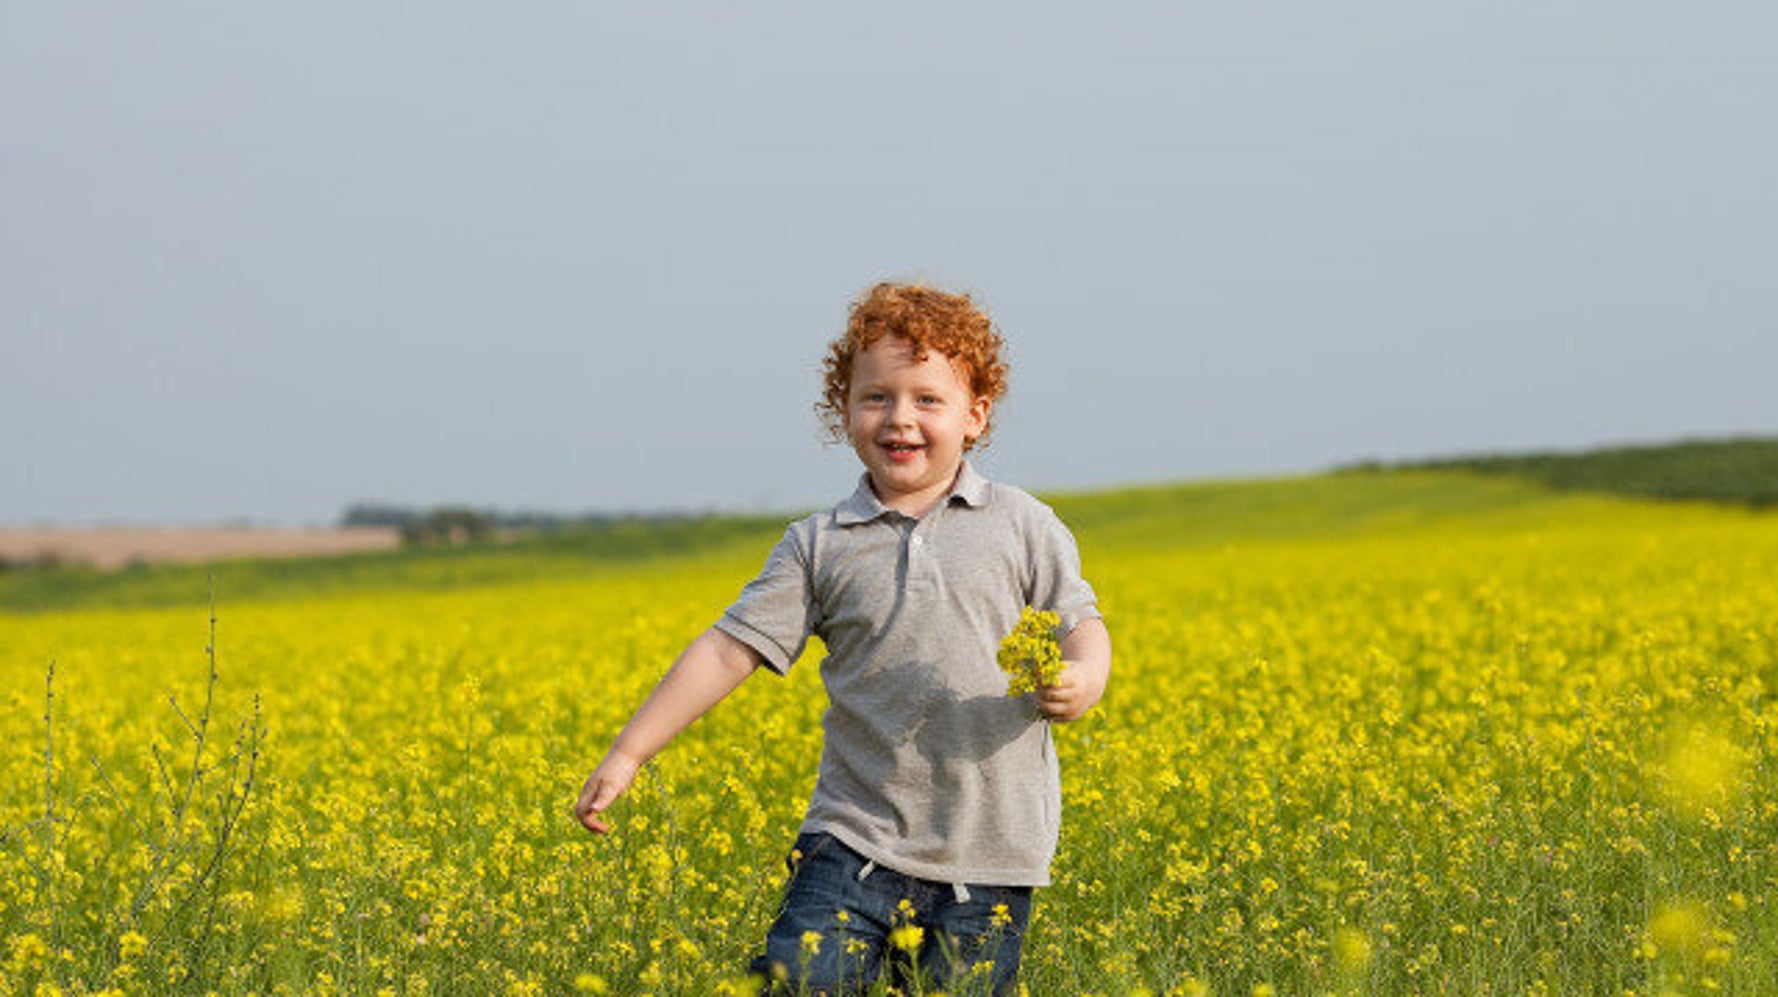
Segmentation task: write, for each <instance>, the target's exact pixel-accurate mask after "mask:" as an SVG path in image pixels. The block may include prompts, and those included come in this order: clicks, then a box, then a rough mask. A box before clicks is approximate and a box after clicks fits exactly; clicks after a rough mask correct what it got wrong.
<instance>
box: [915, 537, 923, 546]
mask: <svg viewBox="0 0 1778 997" xmlns="http://www.w3.org/2000/svg"><path fill="white" fill-rule="evenodd" d="M925 543H926V538H925V537H921V536H916V537H914V546H915V547H920V546H923V545H925Z"/></svg>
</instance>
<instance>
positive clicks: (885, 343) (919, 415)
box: [846, 336, 991, 517]
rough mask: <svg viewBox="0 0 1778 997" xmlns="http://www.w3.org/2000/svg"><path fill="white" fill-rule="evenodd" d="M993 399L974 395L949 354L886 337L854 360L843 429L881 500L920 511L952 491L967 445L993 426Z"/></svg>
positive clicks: (899, 508)
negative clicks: (917, 350)
mask: <svg viewBox="0 0 1778 997" xmlns="http://www.w3.org/2000/svg"><path fill="white" fill-rule="evenodd" d="M990 404H991V403H990V402H989V401H988V399H986V398H980V397H974V396H971V395H970V393H969V379H968V378H967V377H965V376H964V374H963V372H962V371H961V370H959V369H958V367H957V365H956V364H955V363H953V362H952V361H951V359H950V358H949V357H947V356H945V355H944V354H942V353H939V352H938V351H937V350H928V351H927V353H926V356H925V357H924V358H923V359H919V360H916V359H914V349H913V346H912V344H910V343H909V342H908V341H907V340H905V339H903V338H901V337H900V336H884V337H883V338H881V339H878V340H877V341H876V342H874V343H872V344H871V345H870V346H868V347H866V348H865V349H862V350H859V351H858V352H857V353H856V354H855V355H854V356H853V358H852V376H851V386H850V389H849V390H848V392H847V394H846V435H847V437H848V438H849V439H850V440H851V442H852V450H853V452H855V453H857V454H858V459H859V461H861V462H862V463H863V464H864V468H865V470H866V471H867V472H869V473H870V483H871V487H872V488H873V489H874V490H875V491H876V493H877V500H878V501H880V502H882V503H883V504H884V505H886V506H888V507H889V508H891V509H895V510H897V511H899V512H904V513H907V514H908V515H910V516H914V517H919V516H921V515H923V514H925V513H926V511H927V510H929V509H931V508H932V507H933V506H934V505H936V504H937V503H938V501H939V500H940V499H942V498H943V497H944V496H945V495H947V494H948V493H949V492H950V490H951V484H952V483H953V482H954V481H955V480H956V478H957V471H958V470H959V469H960V468H961V467H962V466H963V451H964V450H965V449H966V448H967V446H968V444H969V443H970V442H972V441H973V440H974V439H975V438H976V437H978V436H980V435H981V434H982V430H983V428H985V427H986V426H987V424H988V409H989V406H990Z"/></svg>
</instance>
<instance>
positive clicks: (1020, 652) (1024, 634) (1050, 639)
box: [995, 606, 1064, 696]
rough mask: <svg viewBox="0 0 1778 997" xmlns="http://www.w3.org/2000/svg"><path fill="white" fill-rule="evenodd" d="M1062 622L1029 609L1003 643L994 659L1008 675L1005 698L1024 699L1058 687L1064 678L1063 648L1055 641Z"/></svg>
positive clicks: (1023, 613)
mask: <svg viewBox="0 0 1778 997" xmlns="http://www.w3.org/2000/svg"><path fill="white" fill-rule="evenodd" d="M1061 622H1062V621H1061V618H1060V617H1058V616H1057V615H1056V614H1055V613H1052V612H1049V611H1047V610H1037V609H1032V608H1031V607H1030V606H1026V607H1025V609H1024V612H1022V613H1020V614H1019V622H1018V624H1017V625H1015V626H1014V627H1013V629H1012V633H1009V634H1007V635H1006V638H1005V639H1004V640H1002V641H1001V642H1000V650H999V651H998V652H997V653H996V654H995V659H996V660H997V661H998V662H999V664H1000V670H1001V671H1003V672H1005V673H1006V676H1007V682H1006V694H1007V695H1008V696H1023V695H1024V694H1026V693H1028V692H1036V691H1037V690H1038V689H1041V688H1044V687H1046V686H1052V685H1055V684H1056V680H1057V679H1059V678H1061V676H1062V668H1063V667H1064V663H1063V661H1062V645H1061V644H1060V643H1058V642H1057V641H1056V627H1058V626H1060V625H1061Z"/></svg>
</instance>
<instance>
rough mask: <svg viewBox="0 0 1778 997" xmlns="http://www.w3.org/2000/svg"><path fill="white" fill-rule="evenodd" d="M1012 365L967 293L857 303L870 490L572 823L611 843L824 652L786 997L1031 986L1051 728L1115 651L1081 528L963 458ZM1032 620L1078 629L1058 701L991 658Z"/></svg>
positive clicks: (780, 955)
mask: <svg viewBox="0 0 1778 997" xmlns="http://www.w3.org/2000/svg"><path fill="white" fill-rule="evenodd" d="M1001 349H1002V342H1001V339H1000V336H999V335H998V333H996V332H995V330H994V328H993V326H992V324H991V323H990V322H989V320H988V317H987V316H986V315H985V314H983V313H982V311H981V310H980V309H979V308H977V307H976V306H975V304H974V303H973V302H972V301H971V300H970V299H969V298H968V297H967V296H965V295H960V294H949V293H945V292H941V291H937V290H933V289H930V288H925V287H919V286H909V285H902V284H879V285H877V286H876V287H873V288H871V289H870V290H869V291H867V292H866V293H865V294H864V295H863V296H862V297H861V298H860V299H859V300H858V301H857V302H856V303H855V304H854V305H853V307H852V311H851V316H850V320H849V321H848V323H847V328H846V331H845V333H844V334H842V335H841V336H840V337H839V338H837V339H835V340H834V341H833V342H832V343H831V344H830V345H829V348H828V355H827V358H826V362H825V382H826V383H825V390H824V394H823V399H822V401H821V403H820V404H819V405H818V406H817V408H818V409H819V410H820V411H821V412H822V414H823V416H824V418H825V421H826V422H827V425H828V428H829V429H830V430H831V431H832V433H833V435H834V436H835V437H836V438H844V439H846V440H847V441H849V442H850V443H851V446H852V449H853V451H854V452H855V453H856V454H857V456H858V459H859V462H860V463H862V464H863V465H864V474H863V476H862V477H861V479H860V481H859V484H858V488H857V490H856V491H855V492H854V493H853V494H852V496H851V497H850V498H848V499H846V500H845V501H843V502H841V503H840V504H839V505H837V506H835V507H833V508H832V509H830V510H828V511H826V512H823V513H819V514H816V515H813V516H810V517H808V518H807V519H804V520H802V521H800V522H797V523H795V524H793V525H792V526H791V527H790V528H789V529H788V530H786V531H785V534H784V538H783V539H782V540H781V541H780V542H779V543H778V545H777V547H775V548H774V549H773V551H772V553H771V555H770V556H769V557H768V558H767V560H766V564H765V568H764V569H763V570H762V571H761V572H760V574H759V577H757V578H755V579H754V580H753V581H751V582H749V583H748V584H747V586H746V587H745V588H744V589H743V590H742V592H741V596H740V598H739V599H738V600H737V601H736V602H735V604H734V605H733V606H731V607H729V609H728V611H727V612H726V613H724V615H723V617H722V619H721V620H719V621H718V622H717V623H716V624H715V625H714V626H713V627H711V629H709V630H707V631H705V632H704V634H703V635H701V636H699V637H698V638H697V639H696V640H694V641H693V642H692V643H691V646H690V647H688V648H687V649H686V650H685V652H684V653H683V654H682V655H680V657H679V659H678V660H677V661H675V662H674V664H673V667H672V668H671V669H669V670H668V672H667V675H666V677H665V678H663V679H662V680H661V682H660V684H659V685H658V686H657V687H656V688H655V690H654V692H653V693H652V694H650V695H649V697H648V699H647V701H646V702H644V703H643V704H642V706H641V708H640V709H638V710H637V711H636V714H635V716H634V717H632V718H631V720H630V722H629V724H628V725H626V726H625V727H624V729H623V731H622V732H621V733H620V734H619V735H618V737H617V740H616V741H615V742H614V743H613V744H612V746H611V750H610V752H609V753H608V754H607V755H606V756H605V759H604V760H603V761H601V762H600V763H599V765H598V767H597V768H596V769H595V770H594V771H593V773H592V775H590V776H589V777H588V778H587V781H586V785H585V786H584V787H583V788H582V790H581V794H580V799H579V801H578V802H577V803H576V805H575V811H576V813H577V814H578V815H579V817H580V820H581V822H582V823H583V824H585V825H586V827H587V828H588V829H589V830H591V831H594V832H597V833H601V834H603V833H605V832H607V831H609V830H610V827H609V825H607V824H606V822H605V821H604V819H603V818H602V816H601V815H602V814H603V812H604V811H605V809H606V808H607V807H609V806H610V805H611V803H612V802H613V801H614V800H616V799H617V797H618V796H619V795H621V794H622V793H623V792H624V791H625V790H626V789H628V788H629V786H630V783H631V780H632V779H633V778H634V777H635V774H636V771H637V769H638V768H639V767H640V766H641V765H642V764H643V763H644V762H646V761H647V760H648V759H649V758H651V757H653V756H654V755H655V753H657V752H658V751H660V750H661V749H662V748H663V747H665V746H666V745H667V743H668V742H669V741H671V740H672V739H673V737H674V736H675V735H677V734H678V733H679V732H680V731H681V730H683V729H685V727H686V726H687V725H688V724H690V723H691V722H692V721H693V720H695V719H697V718H698V717H699V716H701V715H702V714H703V713H704V712H705V711H706V710H708V709H709V708H710V707H712V706H714V705H715V704H716V703H717V702H719V701H721V700H722V698H723V697H725V696H727V695H728V694H729V693H730V692H732V691H734V689H735V688H736V687H738V686H739V685H740V683H741V682H742V680H744V679H745V678H746V677H747V676H748V675H750V674H752V673H753V672H754V670H756V669H757V668H759V667H760V666H761V665H764V666H765V667H767V668H770V669H771V670H773V671H774V672H778V673H780V674H782V673H783V672H785V671H786V670H787V669H788V668H789V667H790V665H791V663H792V662H794V661H796V659H797V657H798V656H799V655H800V654H801V652H802V649H803V645H804V643H805V642H806V641H807V639H808V637H809V636H811V635H815V636H819V637H820V638H821V639H822V642H823V643H824V644H825V645H826V647H827V652H828V654H827V657H826V659H825V660H824V661H823V662H822V663H821V676H822V681H823V683H824V684H825V686H826V688H827V694H828V699H829V705H828V709H827V712H826V715H825V717H824V718H823V721H822V724H823V729H824V735H825V738H824V742H823V747H822V755H821V767H820V773H819V775H818V777H817V781H816V785H815V791H814V796H813V798H812V799H811V800H810V803H809V809H808V813H807V816H806V817H805V819H804V821H803V825H802V829H801V833H800V834H799V836H798V838H797V842H796V847H795V849H794V850H793V851H792V852H791V868H792V877H791V881H790V884H789V886H788V887H787V890H786V894H785V898H784V902H783V905H782V907H781V908H780V910H779V913H778V916H777V919H776V921H775V922H774V923H773V925H772V927H771V929H770V931H769V932H768V934H767V937H766V948H765V952H764V954H763V955H761V956H760V957H759V958H757V959H755V960H754V963H753V967H752V968H753V971H754V972H756V973H759V974H762V975H765V976H767V977H768V978H770V979H773V980H776V981H780V982H782V983H785V984H787V985H788V986H789V987H790V988H791V989H797V988H805V989H807V990H810V991H814V992H821V993H837V992H850V991H854V990H862V989H864V988H866V987H868V986H869V985H870V984H871V982H872V981H873V980H874V979H876V977H877V976H878V975H879V974H880V972H881V971H882V970H883V968H884V966H885V965H889V966H891V967H892V969H893V970H894V971H895V972H897V973H905V972H906V971H908V970H910V969H912V968H914V967H918V969H919V971H920V972H923V973H926V974H937V975H936V976H935V977H933V976H930V975H929V979H930V981H931V982H932V983H933V984H934V985H938V986H946V985H962V984H964V983H965V982H966V981H969V987H970V988H971V989H974V988H977V987H979V986H980V985H981V983H983V982H987V981H988V980H991V981H992V982H991V986H992V989H993V992H994V993H996V994H1003V993H1011V992H1013V990H1014V989H1015V982H1014V981H1015V979H1016V976H1017V973H1018V966H1019V955H1020V945H1021V939H1022V936H1023V933H1024V930H1025V926H1026V924H1027V922H1028V920H1029V918H1030V912H1031V893H1032V888H1033V887H1037V886H1045V885H1048V883H1049V863H1050V859H1051V857H1052V856H1053V855H1054V853H1055V847H1056V836H1057V831H1058V829H1059V823H1060V815H1061V791H1060V783H1059V780H1058V776H1057V770H1056V758H1055V750H1054V746H1053V744H1052V743H1051V740H1050V729H1049V725H1048V724H1047V723H1042V722H1039V721H1040V720H1043V719H1048V720H1060V721H1071V720H1075V719H1077V718H1079V717H1080V716H1081V715H1083V714H1084V713H1086V712H1087V710H1088V709H1090V708H1091V707H1092V706H1093V705H1094V704H1095V703H1097V702H1098V701H1099V698H1100V696H1101V695H1102V694H1103V693H1104V690H1105V683H1106V680H1107V678H1108V677H1109V675H1110V670H1111V640H1110V637H1109V635H1108V633H1107V631H1106V629H1105V626H1104V623H1103V621H1102V620H1101V618H1100V615H1099V611H1098V609H1097V607H1096V605H1095V600H1094V595H1093V590H1092V589H1091V588H1090V587H1089V586H1088V585H1087V583H1086V582H1085V581H1084V580H1083V579H1082V578H1081V576H1080V567H1079V556H1078V554H1077V553H1076V551H1075V547H1074V540H1073V538H1072V536H1071V535H1070V534H1069V533H1068V530H1067V528H1066V527H1064V526H1063V525H1062V523H1061V521H1060V520H1059V519H1057V518H1056V516H1055V514H1054V513H1053V512H1051V511H1050V510H1049V508H1048V507H1047V506H1044V505H1043V504H1042V503H1040V502H1038V501H1037V500H1036V499H1033V498H1032V497H1031V496H1029V495H1027V494H1026V493H1025V492H1023V491H1020V490H1018V489H1016V488H1012V487H1009V486H1007V485H1002V484H997V483H993V482H990V481H987V480H986V479H984V478H982V477H981V476H980V475H978V474H977V473H976V472H975V471H974V469H973V468H971V467H970V466H969V463H968V462H967V461H966V460H965V459H964V457H965V454H966V453H967V452H968V451H969V450H970V449H972V448H973V447H975V446H976V445H977V444H979V443H980V442H981V441H982V440H983V439H984V438H985V437H986V436H987V435H988V432H989V429H990V417H991V415H992V413H993V407H994V404H995V402H996V401H998V400H999V398H1000V396H1001V395H1002V394H1003V393H1004V392H1005V389H1006V365H1005V363H1004V362H1003V361H1002V360H1001V356H1000V354H1001ZM1027 605H1031V606H1035V607H1036V608H1038V609H1048V610H1053V611H1055V612H1056V613H1058V614H1059V615H1060V618H1061V625H1060V627H1059V628H1058V631H1057V632H1058V634H1059V636H1060V639H1061V645H1062V656H1063V658H1064V660H1065V661H1066V662H1068V666H1067V667H1066V668H1065V669H1064V670H1063V672H1062V675H1061V678H1060V679H1059V680H1058V681H1057V683H1056V684H1055V685H1054V686H1052V687H1049V688H1046V689H1043V690H1041V691H1040V692H1038V693H1035V694H1032V696H1030V697H1027V698H1026V699H1011V698H1008V697H1007V695H1006V679H1005V676H1004V675H1003V674H1002V673H1001V671H1000V670H999V668H998V666H997V664H996V662H995V651H996V649H997V648H998V646H999V643H1000V641H1001V639H1002V638H1003V637H1004V636H1005V635H1006V634H1008V633H1009V632H1011V630H1012V629H1013V627H1014V625H1015V624H1016V623H1017V621H1018V619H1019V614H1020V611H1021V610H1022V609H1023V608H1024V607H1025V606H1027ZM1033 707H1035V709H1033ZM916 929H917V930H916Z"/></svg>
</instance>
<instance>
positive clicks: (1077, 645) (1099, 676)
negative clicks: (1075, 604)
mask: <svg viewBox="0 0 1778 997" xmlns="http://www.w3.org/2000/svg"><path fill="white" fill-rule="evenodd" d="M1062 660H1063V661H1064V662H1066V663H1067V667H1065V668H1063V669H1062V675H1061V677H1060V678H1058V679H1057V680H1056V684H1055V685H1052V686H1046V687H1045V688H1044V689H1042V690H1041V691H1039V692H1038V694H1037V706H1038V709H1040V710H1042V711H1043V715H1044V716H1046V717H1049V718H1050V719H1051V720H1060V721H1062V722H1064V723H1066V722H1068V721H1070V720H1079V719H1080V718H1081V717H1083V716H1085V715H1086V712H1087V711H1088V710H1090V709H1092V708H1093V705H1094V704H1096V703H1098V702H1099V697H1101V696H1103V695H1105V683H1106V682H1107V681H1109V680H1110V678H1111V631H1109V630H1107V629H1105V621H1104V620H1100V619H1092V620H1082V621H1081V622H1080V623H1078V624H1076V625H1075V627H1074V629H1073V630H1070V631H1068V635H1067V636H1066V637H1063V638H1062Z"/></svg>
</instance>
